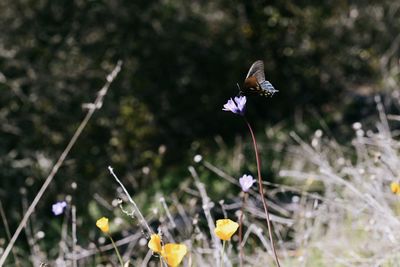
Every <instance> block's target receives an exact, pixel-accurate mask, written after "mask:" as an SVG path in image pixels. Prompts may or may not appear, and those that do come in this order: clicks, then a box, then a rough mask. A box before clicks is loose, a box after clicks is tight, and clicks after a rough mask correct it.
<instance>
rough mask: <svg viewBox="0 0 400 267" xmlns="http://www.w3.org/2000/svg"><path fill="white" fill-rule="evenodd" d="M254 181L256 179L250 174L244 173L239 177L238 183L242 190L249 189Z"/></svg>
mask: <svg viewBox="0 0 400 267" xmlns="http://www.w3.org/2000/svg"><path fill="white" fill-rule="evenodd" d="M255 182H256V180H255V179H253V176H251V175H246V174H245V175H243V176H242V177H241V178H239V183H240V186H241V187H242V190H243V192H247V191H249V189H250V187H252V186H253V184H254V183H255Z"/></svg>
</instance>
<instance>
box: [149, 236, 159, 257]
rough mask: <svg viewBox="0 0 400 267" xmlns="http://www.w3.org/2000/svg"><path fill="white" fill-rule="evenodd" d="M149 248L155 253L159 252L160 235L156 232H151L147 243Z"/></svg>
mask: <svg viewBox="0 0 400 267" xmlns="http://www.w3.org/2000/svg"><path fill="white" fill-rule="evenodd" d="M147 246H148V247H149V249H151V250H152V251H154V252H156V253H160V252H161V237H160V236H159V235H157V234H152V235H151V237H150V241H149V243H147Z"/></svg>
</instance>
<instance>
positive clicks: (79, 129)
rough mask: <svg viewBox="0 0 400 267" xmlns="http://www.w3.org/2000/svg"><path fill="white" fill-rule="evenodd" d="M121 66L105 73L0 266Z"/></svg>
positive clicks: (119, 62)
mask: <svg viewBox="0 0 400 267" xmlns="http://www.w3.org/2000/svg"><path fill="white" fill-rule="evenodd" d="M121 66H122V61H121V60H120V61H118V63H117V65H116V66H115V68H114V69H113V71H112V72H111V73H110V74H109V75H107V78H106V80H107V81H106V83H105V84H104V86H103V87H102V88H101V89H100V91H99V92H98V94H97V97H96V99H95V101H94V103H93V105H92V106H91V108H89V109H88V112H87V113H86V116H85V117H84V119H83V120H82V122H81V124H80V125H79V127H78V129H77V130H76V132H75V133H74V135H73V136H72V138H71V140H70V141H69V143H68V145H67V147H66V148H65V149H64V151H63V152H62V153H61V156H60V158H59V159H58V160H57V162H56V164H55V165H54V166H53V168H52V170H51V172H50V174H49V176H47V178H46V180H45V181H44V183H43V185H42V187H41V188H40V190H39V192H38V193H37V195H36V196H35V198H34V199H33V201H32V204H31V205H30V206H29V208H28V210H27V211H26V213H25V215H24V217H23V218H22V220H21V222H20V223H19V225H18V227H17V230H15V233H14V235H13V237H12V238H11V240H10V243H8V245H7V247H6V249H5V250H4V253H3V254H2V255H1V258H0V266H3V265H4V263H5V261H6V259H7V256H8V254H9V253H10V251H11V249H12V247H13V246H14V244H15V241H17V238H18V236H19V235H20V233H21V231H22V229H23V228H24V227H25V225H26V223H27V221H28V219H29V217H30V216H31V215H32V213H33V212H34V211H35V208H36V205H37V204H38V203H39V200H40V199H41V198H42V196H43V194H44V193H45V191H46V189H47V187H48V186H49V185H50V183H51V182H52V181H53V178H54V176H55V175H56V174H57V172H58V170H59V168H60V167H61V166H62V164H63V163H64V160H65V158H66V157H67V156H68V154H69V152H70V150H71V149H72V147H73V146H74V145H75V143H76V141H77V140H78V138H79V136H80V135H81V133H82V131H83V129H85V127H86V125H87V123H88V122H89V120H90V119H91V118H92V116H93V114H94V112H95V110H96V109H99V108H101V106H102V104H103V98H104V96H105V95H106V94H107V91H108V88H109V87H110V84H111V83H112V82H113V81H114V79H115V77H116V76H117V74H118V73H119V71H120V70H121Z"/></svg>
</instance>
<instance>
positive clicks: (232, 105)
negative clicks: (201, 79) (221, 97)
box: [222, 96, 247, 116]
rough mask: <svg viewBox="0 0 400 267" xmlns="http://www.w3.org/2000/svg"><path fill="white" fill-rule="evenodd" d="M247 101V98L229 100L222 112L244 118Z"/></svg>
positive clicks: (240, 97)
mask: <svg viewBox="0 0 400 267" xmlns="http://www.w3.org/2000/svg"><path fill="white" fill-rule="evenodd" d="M246 101H247V99H246V97H245V96H239V97H237V96H236V97H235V98H234V99H232V98H231V99H229V100H228V102H227V103H226V104H225V105H224V108H223V109H222V110H224V111H230V112H233V113H235V114H239V115H242V116H243V115H244V110H245V108H246Z"/></svg>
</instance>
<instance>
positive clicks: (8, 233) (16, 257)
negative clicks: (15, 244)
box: [0, 200, 21, 267]
mask: <svg viewBox="0 0 400 267" xmlns="http://www.w3.org/2000/svg"><path fill="white" fill-rule="evenodd" d="M0 215H1V219H2V220H3V224H4V230H5V231H6V235H7V238H8V239H11V233H10V228H9V227H8V222H7V217H6V214H5V212H4V209H3V204H2V202H1V200H0ZM12 254H13V256H14V260H15V266H16V267H19V266H21V264H20V262H19V260H18V256H17V254H16V253H15V250H14V249H13V250H12Z"/></svg>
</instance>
